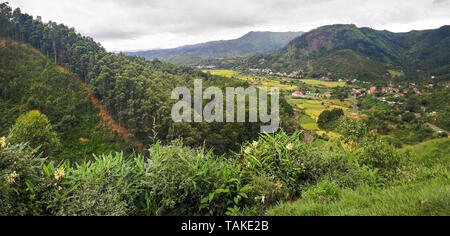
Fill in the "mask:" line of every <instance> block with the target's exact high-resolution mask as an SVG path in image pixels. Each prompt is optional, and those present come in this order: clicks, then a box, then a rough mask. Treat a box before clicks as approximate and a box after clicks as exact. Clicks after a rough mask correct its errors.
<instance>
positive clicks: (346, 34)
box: [215, 25, 450, 78]
mask: <svg viewBox="0 0 450 236" xmlns="http://www.w3.org/2000/svg"><path fill="white" fill-rule="evenodd" d="M215 64H216V65H220V66H248V67H257V68H271V69H273V70H276V71H281V72H292V71H297V70H305V71H307V72H309V73H310V75H314V76H321V75H323V76H330V75H331V76H335V77H358V76H365V77H377V78H380V77H386V75H387V73H388V70H397V71H402V72H404V73H405V74H406V75H408V76H429V75H436V76H441V77H445V78H450V26H444V27H441V28H439V29H436V30H424V31H412V32H409V33H392V32H389V31H378V30H373V29H370V28H358V27H356V26H355V25H330V26H324V27H320V28H318V29H315V30H312V31H310V32H308V33H305V34H303V35H301V36H300V37H297V38H295V39H294V40H292V41H291V42H290V43H289V44H288V45H287V46H286V47H284V48H283V49H281V50H279V51H277V52H274V53H271V54H266V55H256V56H251V57H249V58H246V59H242V60H240V61H239V62H236V61H232V60H230V61H229V62H228V64H227V61H226V60H222V61H216V62H215Z"/></svg>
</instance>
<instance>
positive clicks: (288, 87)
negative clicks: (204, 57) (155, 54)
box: [204, 70, 353, 131]
mask: <svg viewBox="0 0 450 236" xmlns="http://www.w3.org/2000/svg"><path fill="white" fill-rule="evenodd" d="M204 72H206V73H210V74H212V75H217V76H223V77H229V78H233V77H234V78H238V79H241V80H246V81H248V82H249V83H250V84H251V85H253V86H256V87H267V88H271V87H278V88H279V89H280V91H281V94H282V95H284V96H285V98H286V99H287V101H288V103H289V104H291V105H292V107H293V108H294V111H295V113H296V114H297V115H296V116H297V117H298V121H299V123H300V125H301V126H302V128H304V129H306V130H313V131H319V130H320V129H319V127H318V125H317V120H318V119H319V116H320V114H321V113H322V112H323V111H325V110H329V109H334V108H339V109H342V110H343V111H344V112H345V113H346V114H347V115H351V112H352V109H351V108H352V105H353V101H352V100H351V99H347V100H344V101H340V100H338V99H329V97H330V94H329V90H330V89H333V88H336V87H345V86H346V82H333V81H323V80H318V79H291V78H287V77H274V76H258V75H246V74H243V73H241V72H238V71H233V70H206V71H204ZM316 90H319V91H320V93H318V94H317V95H316V96H311V97H310V98H308V99H304V98H295V97H292V96H290V95H291V94H292V93H293V92H294V91H302V92H304V93H306V92H309V91H316Z"/></svg>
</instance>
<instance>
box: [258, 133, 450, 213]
mask: <svg viewBox="0 0 450 236" xmlns="http://www.w3.org/2000/svg"><path fill="white" fill-rule="evenodd" d="M400 152H401V153H404V154H409V155H406V159H404V165H405V167H403V168H402V170H401V171H400V172H399V177H397V178H395V180H392V183H391V184H390V185H389V187H385V188H383V189H381V188H374V187H366V186H364V187H360V188H358V189H355V190H352V189H344V190H339V191H337V194H336V192H335V193H334V195H333V197H334V198H333V200H330V198H331V197H330V196H328V198H327V196H325V198H324V197H323V196H321V197H304V198H302V199H300V200H299V201H297V202H295V203H283V204H280V205H279V206H277V207H275V208H272V209H270V210H269V211H268V213H267V214H268V215H272V216H275V215H276V216H449V215H450V181H449V178H450V172H449V170H448V167H449V166H448V165H449V163H450V140H449V139H448V138H444V139H437V140H431V141H428V142H425V143H421V144H418V145H415V146H409V147H406V148H404V149H402V150H400ZM336 195H337V197H336Z"/></svg>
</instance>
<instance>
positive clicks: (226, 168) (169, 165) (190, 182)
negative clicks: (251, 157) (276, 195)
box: [138, 143, 249, 215]
mask: <svg viewBox="0 0 450 236" xmlns="http://www.w3.org/2000/svg"><path fill="white" fill-rule="evenodd" d="M149 151H150V158H149V159H148V160H147V161H146V162H145V163H143V166H144V167H143V176H142V178H140V182H139V184H138V185H139V188H141V194H140V197H139V201H140V202H141V204H140V205H141V206H144V208H141V210H142V209H143V210H144V212H143V213H144V214H147V215H225V213H226V212H227V211H228V210H229V208H233V207H235V206H236V207H239V206H243V205H244V204H243V203H244V202H245V201H246V199H247V198H248V195H247V192H248V191H249V186H247V185H246V184H245V181H244V180H245V174H244V173H243V172H242V171H241V167H240V166H239V165H238V163H236V162H235V161H233V160H227V159H225V158H223V157H216V156H214V154H213V153H212V152H206V153H205V152H204V151H203V150H195V149H191V148H187V147H183V146H182V144H180V143H175V144H172V145H169V146H165V147H161V146H160V145H159V143H158V144H156V145H155V146H154V147H152V148H151V149H150V150H149Z"/></svg>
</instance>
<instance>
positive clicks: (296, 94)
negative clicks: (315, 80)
mask: <svg viewBox="0 0 450 236" xmlns="http://www.w3.org/2000/svg"><path fill="white" fill-rule="evenodd" d="M292 96H293V97H297V98H306V97H307V96H305V95H304V94H303V93H302V92H300V91H295V92H294V93H293V94H292Z"/></svg>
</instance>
